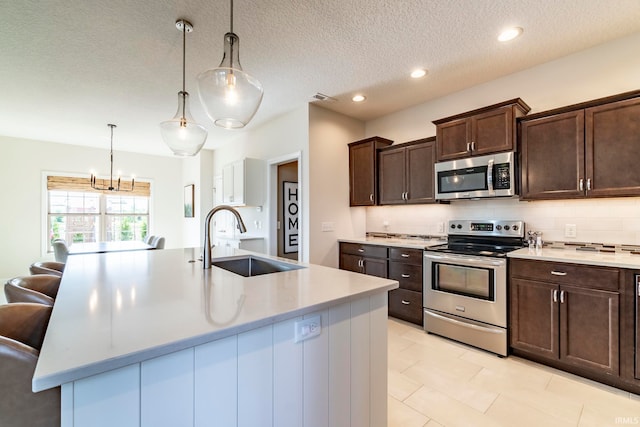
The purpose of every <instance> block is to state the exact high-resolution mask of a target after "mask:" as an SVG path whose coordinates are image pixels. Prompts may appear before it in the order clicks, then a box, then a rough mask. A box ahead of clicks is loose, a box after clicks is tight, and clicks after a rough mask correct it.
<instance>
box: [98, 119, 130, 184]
mask: <svg viewBox="0 0 640 427" xmlns="http://www.w3.org/2000/svg"><path fill="white" fill-rule="evenodd" d="M107 126H109V127H110V128H111V154H110V156H109V159H110V163H111V173H110V175H109V185H106V184H105V180H104V179H103V180H102V185H98V184H97V183H96V176H95V175H94V174H91V178H90V180H91V188H93V189H94V190H98V191H133V189H134V187H135V185H136V180H135V179H131V186H130V187H129V188H128V189H124V188H120V183H121V180H120V177H118V180H117V181H116V185H115V186H114V185H113V128H114V127H116V125H113V124H108V125H107Z"/></svg>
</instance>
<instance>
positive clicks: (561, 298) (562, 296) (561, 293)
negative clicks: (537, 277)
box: [560, 291, 564, 304]
mask: <svg viewBox="0 0 640 427" xmlns="http://www.w3.org/2000/svg"><path fill="white" fill-rule="evenodd" d="M560 304H564V291H560Z"/></svg>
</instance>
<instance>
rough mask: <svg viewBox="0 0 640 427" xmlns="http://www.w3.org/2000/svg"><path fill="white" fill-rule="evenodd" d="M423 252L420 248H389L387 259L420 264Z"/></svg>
mask: <svg viewBox="0 0 640 427" xmlns="http://www.w3.org/2000/svg"><path fill="white" fill-rule="evenodd" d="M423 254H424V251H422V250H421V249H407V248H389V259H392V260H395V261H402V262H406V263H408V264H415V265H422V256H423Z"/></svg>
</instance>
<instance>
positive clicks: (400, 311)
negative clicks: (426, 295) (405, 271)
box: [389, 288, 422, 326]
mask: <svg viewBox="0 0 640 427" xmlns="http://www.w3.org/2000/svg"><path fill="white" fill-rule="evenodd" d="M389 316H392V317H396V318H398V319H402V320H406V321H407V322H411V323H415V324H417V325H420V326H422V292H416V291H408V290H406V289H402V288H398V289H394V290H393V291H389Z"/></svg>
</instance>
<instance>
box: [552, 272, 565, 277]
mask: <svg viewBox="0 0 640 427" xmlns="http://www.w3.org/2000/svg"><path fill="white" fill-rule="evenodd" d="M551 274H553V275H554V276H566V275H567V273H565V272H564V271H552V272H551Z"/></svg>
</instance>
